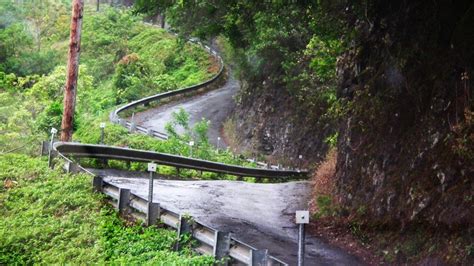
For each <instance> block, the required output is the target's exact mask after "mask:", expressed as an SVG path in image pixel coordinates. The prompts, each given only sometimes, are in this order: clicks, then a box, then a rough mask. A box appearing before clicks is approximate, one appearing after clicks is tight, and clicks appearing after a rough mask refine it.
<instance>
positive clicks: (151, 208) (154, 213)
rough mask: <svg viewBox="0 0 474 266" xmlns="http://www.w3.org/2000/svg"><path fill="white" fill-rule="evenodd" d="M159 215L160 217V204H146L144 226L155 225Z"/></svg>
mask: <svg viewBox="0 0 474 266" xmlns="http://www.w3.org/2000/svg"><path fill="white" fill-rule="evenodd" d="M160 215H161V208H160V204H159V203H157V202H148V206H147V214H146V225H147V226H152V225H154V224H156V223H157V221H158V218H159V217H160Z"/></svg>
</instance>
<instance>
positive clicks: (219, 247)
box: [213, 231, 230, 266]
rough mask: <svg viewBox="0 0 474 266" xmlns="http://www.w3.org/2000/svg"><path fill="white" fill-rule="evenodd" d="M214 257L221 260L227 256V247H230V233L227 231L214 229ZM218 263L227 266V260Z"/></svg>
mask: <svg viewBox="0 0 474 266" xmlns="http://www.w3.org/2000/svg"><path fill="white" fill-rule="evenodd" d="M214 243H215V245H214V252H213V253H214V254H213V255H214V257H215V258H216V260H221V259H223V258H225V257H227V256H229V249H230V233H228V232H220V231H216V234H215V237H214ZM219 265H222V266H227V265H228V262H227V261H223V262H222V263H220V264H219Z"/></svg>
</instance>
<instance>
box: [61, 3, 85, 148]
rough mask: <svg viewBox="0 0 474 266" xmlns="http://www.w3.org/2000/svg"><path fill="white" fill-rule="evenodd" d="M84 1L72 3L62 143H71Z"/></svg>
mask: <svg viewBox="0 0 474 266" xmlns="http://www.w3.org/2000/svg"><path fill="white" fill-rule="evenodd" d="M83 8H84V0H73V1H72V18H71V34H70V40H69V54H68V56H69V58H68V63H67V76H66V86H65V88H64V102H63V103H64V111H63V119H62V123H61V130H62V131H61V141H71V138H72V130H73V121H74V110H75V105H76V91H77V76H78V72H79V54H80V50H81V28H82V12H83Z"/></svg>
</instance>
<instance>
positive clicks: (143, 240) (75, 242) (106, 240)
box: [0, 155, 213, 265]
mask: <svg viewBox="0 0 474 266" xmlns="http://www.w3.org/2000/svg"><path fill="white" fill-rule="evenodd" d="M58 168H59V167H58ZM0 169H1V171H0V179H1V180H2V183H3V186H2V187H1V189H0V264H109V263H110V264H155V265H156V264H158V265H169V264H172V265H173V264H174V265H211V264H212V263H213V258H210V257H203V256H196V255H195V254H194V253H193V252H191V249H190V247H189V246H187V247H185V248H184V249H183V250H181V251H180V252H175V251H173V250H172V247H173V245H174V243H175V242H176V241H177V240H178V239H177V237H176V232H174V231H170V230H167V229H163V228H155V227H149V228H144V227H142V226H140V225H136V224H130V225H127V224H125V223H124V222H123V221H122V220H121V219H120V218H119V217H118V215H117V214H116V212H115V211H113V210H111V209H110V207H108V206H107V205H105V204H104V201H103V198H102V196H101V194H95V193H93V192H92V188H91V178H90V176H87V175H83V174H79V175H69V174H63V173H61V172H60V171H59V170H50V169H49V168H48V167H47V163H46V161H45V160H44V159H38V158H31V157H28V156H26V155H5V156H1V157H0Z"/></svg>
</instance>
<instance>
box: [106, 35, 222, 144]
mask: <svg viewBox="0 0 474 266" xmlns="http://www.w3.org/2000/svg"><path fill="white" fill-rule="evenodd" d="M188 42H190V43H197V44H199V45H201V46H202V47H203V48H204V49H206V50H207V51H208V52H209V54H211V55H212V56H213V57H214V58H215V59H216V60H217V61H218V62H219V65H220V66H219V71H218V72H217V74H216V75H214V76H213V77H212V78H210V79H209V80H207V81H204V82H202V83H199V84H196V85H192V86H189V87H186V88H182V89H177V90H173V91H168V92H163V93H159V94H155V95H152V96H148V97H145V98H142V99H139V100H136V101H133V102H131V103H128V104H125V105H123V106H121V107H119V108H117V109H115V110H114V111H113V112H112V113H111V114H110V121H111V122H113V123H116V124H121V125H123V126H125V127H126V128H128V129H130V130H134V129H138V127H137V126H136V125H135V124H134V123H133V121H132V123H130V122H128V121H126V120H125V119H122V118H120V116H119V114H120V113H122V112H124V111H127V110H130V109H133V108H135V107H137V106H140V105H146V104H149V103H150V102H154V101H159V100H163V99H166V98H170V97H173V96H178V95H184V94H187V93H190V92H196V91H198V90H200V89H202V88H205V87H207V86H208V85H210V84H212V83H214V82H215V81H216V80H217V79H218V78H220V77H221V76H222V74H223V73H224V61H223V60H222V57H221V56H220V55H219V54H218V53H217V52H216V51H214V50H213V49H212V48H211V47H209V46H207V45H204V44H202V43H201V42H199V41H196V40H193V39H191V40H188ZM139 132H141V133H145V134H149V135H152V136H155V137H157V138H160V139H167V138H168V136H167V134H166V133H163V132H158V131H156V130H151V129H148V128H145V127H140V130H139Z"/></svg>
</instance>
